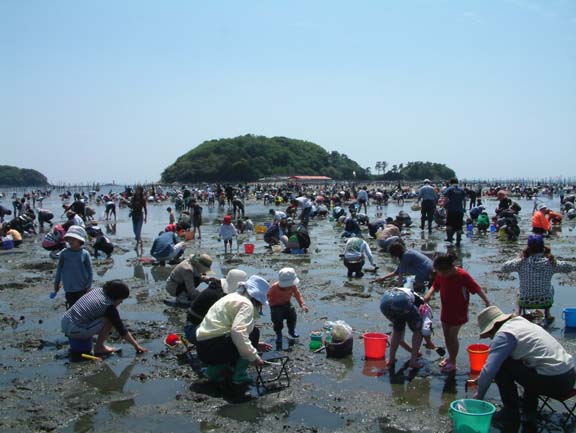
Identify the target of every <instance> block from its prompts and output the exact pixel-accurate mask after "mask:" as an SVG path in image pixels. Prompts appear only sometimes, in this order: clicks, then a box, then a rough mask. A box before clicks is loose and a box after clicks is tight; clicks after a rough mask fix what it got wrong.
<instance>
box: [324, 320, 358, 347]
mask: <svg viewBox="0 0 576 433" xmlns="http://www.w3.org/2000/svg"><path fill="white" fill-rule="evenodd" d="M327 328H331V329H332V343H340V342H342V341H346V340H349V339H351V338H352V327H351V326H350V325H348V324H347V323H346V322H344V321H343V320H336V321H335V322H326V323H325V324H324V329H327Z"/></svg>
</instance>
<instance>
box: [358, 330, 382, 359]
mask: <svg viewBox="0 0 576 433" xmlns="http://www.w3.org/2000/svg"><path fill="white" fill-rule="evenodd" d="M363 337H364V356H365V357H366V359H384V358H385V357H386V346H387V345H388V335H386V334H381V333H379V332H368V333H366V334H364V335H363Z"/></svg>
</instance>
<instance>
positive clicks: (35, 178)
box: [0, 165, 49, 186]
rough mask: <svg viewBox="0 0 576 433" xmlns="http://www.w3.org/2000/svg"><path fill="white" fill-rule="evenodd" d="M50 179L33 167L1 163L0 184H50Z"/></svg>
mask: <svg viewBox="0 0 576 433" xmlns="http://www.w3.org/2000/svg"><path fill="white" fill-rule="evenodd" d="M48 185H49V183H48V179H47V178H46V176H44V175H43V174H42V173H40V172H39V171H36V170H33V169H31V168H18V167H13V166H11V165H0V186H48Z"/></svg>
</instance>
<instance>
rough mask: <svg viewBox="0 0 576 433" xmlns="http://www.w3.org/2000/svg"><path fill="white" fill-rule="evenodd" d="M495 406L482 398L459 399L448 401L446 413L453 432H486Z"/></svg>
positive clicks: (488, 429)
mask: <svg viewBox="0 0 576 433" xmlns="http://www.w3.org/2000/svg"><path fill="white" fill-rule="evenodd" d="M495 411H496V407H495V406H494V405H493V404H492V403H488V402H487V401H483V400H473V399H461V400H454V401H453V402H452V403H450V410H449V411H448V415H449V416H450V418H452V421H453V422H454V433H488V431H490V423H491V422H492V415H494V412H495Z"/></svg>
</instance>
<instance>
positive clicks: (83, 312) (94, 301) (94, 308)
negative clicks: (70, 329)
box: [64, 288, 128, 337]
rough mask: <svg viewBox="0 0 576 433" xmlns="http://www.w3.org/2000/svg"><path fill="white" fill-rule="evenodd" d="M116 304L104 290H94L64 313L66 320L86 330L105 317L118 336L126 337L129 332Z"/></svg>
mask: <svg viewBox="0 0 576 433" xmlns="http://www.w3.org/2000/svg"><path fill="white" fill-rule="evenodd" d="M114 303H115V301H114V300H112V299H111V298H109V297H108V296H106V295H105V294H104V289H102V288H97V289H93V290H90V291H89V292H88V293H86V294H85V295H84V296H82V297H81V298H80V299H79V300H78V301H76V303H75V304H74V305H73V306H72V307H70V309H69V310H68V311H66V312H65V313H64V319H66V320H69V321H70V322H72V323H74V324H75V325H77V326H78V327H81V328H85V327H88V326H89V325H90V324H91V323H93V322H95V321H96V320H100V319H102V318H104V317H105V318H107V319H109V320H110V321H111V322H112V325H113V326H114V328H116V330H117V331H118V334H120V336H121V337H124V336H125V335H126V334H127V332H128V331H126V328H125V327H124V323H122V319H120V314H119V313H118V309H117V308H116V306H115V305H114Z"/></svg>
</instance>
